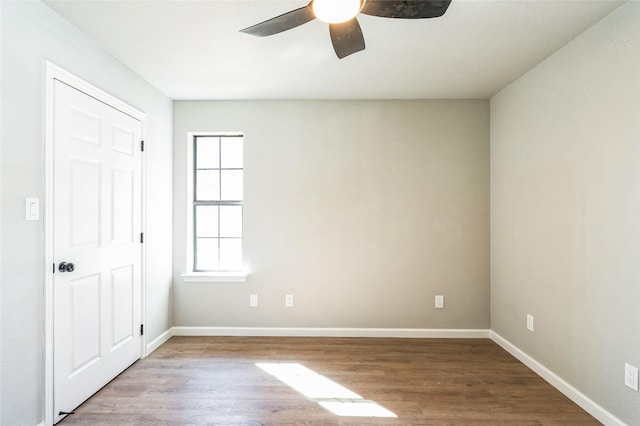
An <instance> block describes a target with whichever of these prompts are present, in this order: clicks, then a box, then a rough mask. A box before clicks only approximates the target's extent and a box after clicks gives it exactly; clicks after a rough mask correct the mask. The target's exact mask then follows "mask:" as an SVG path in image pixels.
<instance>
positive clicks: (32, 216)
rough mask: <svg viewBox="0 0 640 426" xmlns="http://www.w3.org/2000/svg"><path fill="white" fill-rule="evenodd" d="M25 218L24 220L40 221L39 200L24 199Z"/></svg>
mask: <svg viewBox="0 0 640 426" xmlns="http://www.w3.org/2000/svg"><path fill="white" fill-rule="evenodd" d="M25 218H26V220H40V199H39V198H26V199H25Z"/></svg>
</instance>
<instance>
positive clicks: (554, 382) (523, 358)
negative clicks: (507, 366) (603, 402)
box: [490, 330, 625, 426]
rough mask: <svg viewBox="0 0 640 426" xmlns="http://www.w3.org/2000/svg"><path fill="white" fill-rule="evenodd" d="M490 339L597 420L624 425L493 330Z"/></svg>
mask: <svg viewBox="0 0 640 426" xmlns="http://www.w3.org/2000/svg"><path fill="white" fill-rule="evenodd" d="M490 339H491V340H493V341H494V342H495V343H497V344H498V345H500V346H501V347H502V348H503V349H504V350H506V351H507V352H509V353H510V354H511V355H513V356H514V357H515V358H516V359H518V361H520V362H522V363H523V364H524V365H526V366H527V367H529V368H530V369H531V370H533V372H534V373H536V374H537V375H539V376H540V377H542V378H543V379H544V380H546V381H547V382H548V383H549V384H550V385H551V386H553V387H554V388H556V389H558V390H559V391H560V392H562V393H563V394H564V395H565V396H566V397H567V398H569V399H571V400H572V401H573V402H575V403H576V404H578V405H579V406H580V407H582V409H583V410H585V411H586V412H587V413H589V414H591V415H592V416H593V417H595V418H596V419H597V420H598V421H600V422H602V423H603V424H605V425H607V426H625V423H624V422H623V421H622V420H620V419H619V418H617V417H616V416H614V415H613V414H611V413H610V412H608V411H607V410H605V409H604V408H602V407H601V406H600V405H598V404H597V403H595V402H594V401H593V400H591V399H590V398H588V397H587V396H586V395H585V394H583V393H582V392H580V391H579V390H578V389H576V388H574V387H573V386H571V385H570V384H569V383H567V382H566V381H565V380H564V379H562V378H561V377H560V376H558V375H557V374H555V373H554V372H553V371H551V370H549V369H548V368H547V367H545V366H544V365H542V364H540V363H539V362H538V361H536V360H535V359H533V358H532V357H531V356H529V355H527V354H526V353H525V352H523V351H522V350H521V349H520V348H518V347H517V346H515V345H513V344H512V343H511V342H509V341H508V340H506V339H505V338H504V337H502V336H500V335H499V334H498V333H496V332H495V331H493V330H491V332H490Z"/></svg>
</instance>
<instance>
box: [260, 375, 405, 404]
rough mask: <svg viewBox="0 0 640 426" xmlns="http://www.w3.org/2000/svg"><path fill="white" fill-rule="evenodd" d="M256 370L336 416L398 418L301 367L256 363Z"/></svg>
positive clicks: (331, 381)
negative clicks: (267, 374) (258, 369)
mask: <svg viewBox="0 0 640 426" xmlns="http://www.w3.org/2000/svg"><path fill="white" fill-rule="evenodd" d="M256 366H257V367H259V368H261V369H262V370H263V371H265V372H267V373H269V374H271V375H272V376H274V377H276V378H277V379H278V380H280V381H281V382H283V383H285V384H286V385H288V386H290V387H291V388H293V389H295V390H296V391H298V392H300V393H301V394H303V395H304V396H306V397H307V398H309V399H311V400H313V401H315V402H317V403H318V404H320V405H321V406H322V407H324V408H326V409H327V410H329V411H331V412H332V413H334V414H335V415H337V416H344V417H398V416H396V415H395V414H394V413H392V412H391V411H389V410H387V409H386V408H384V407H382V406H381V405H379V404H376V403H375V402H373V401H368V400H365V399H364V398H362V397H361V396H360V395H358V394H357V393H354V392H352V391H350V390H349V389H347V388H345V387H344V386H341V385H339V384H338V383H336V382H334V381H333V380H330V379H328V378H326V377H324V376H323V375H321V374H318V373H316V372H315V371H313V370H311V369H309V368H307V367H305V366H304V365H302V364H298V363H257V364H256Z"/></svg>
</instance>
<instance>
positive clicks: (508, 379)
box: [59, 337, 600, 426]
mask: <svg viewBox="0 0 640 426" xmlns="http://www.w3.org/2000/svg"><path fill="white" fill-rule="evenodd" d="M257 362H280V363H284V362H296V363H301V364H303V365H304V366H306V367H308V368H310V369H312V370H314V371H315V372H317V373H319V374H321V375H324V376H326V377H327V378H329V379H331V380H333V381H335V382H337V383H339V384H340V385H342V386H344V387H346V388H348V389H350V390H351V391H353V392H355V393H357V394H359V395H361V396H362V397H363V398H364V399H366V400H370V401H374V402H376V403H377V404H380V405H382V406H383V407H385V408H387V409H388V410H390V411H392V412H393V413H395V414H396V415H397V416H398V417H397V418H368V417H339V416H337V415H335V414H332V413H331V412H329V411H327V410H326V409H324V408H323V407H321V406H320V405H319V404H318V403H317V402H315V401H313V400H310V399H307V398H306V397H304V396H303V395H301V394H300V393H298V392H297V391H295V390H293V389H292V388H290V387H289V386H287V385H286V384H284V383H282V382H280V381H279V380H278V379H277V378H275V377H273V376H271V375H269V374H267V373H265V372H264V371H263V370H261V369H259V368H258V367H256V365H255V363H257ZM59 424H60V425H63V426H66V425H73V424H83V425H101V424H105V425H107V424H111V425H113V424H117V425H599V424H600V423H599V422H598V421H596V420H595V419H594V418H593V417H591V416H590V415H589V414H587V413H586V412H585V411H583V410H582V409H581V408H580V407H578V406H577V405H576V404H574V403H573V402H571V401H570V400H569V399H568V398H566V397H565V396H564V395H562V394H561V393H560V392H558V391H557V390H556V389H554V388H553V387H552V386H551V385H549V384H548V383H546V382H545V381H544V380H542V379H541V378H540V377H539V376H537V375H536V374H535V373H533V372H532V371H531V370H529V369H528V368H527V367H525V366H524V365H523V364H521V363H520V362H519V361H517V360H516V359H515V358H513V357H512V356H511V355H509V354H508V353H507V352H505V351H504V350H503V349H502V348H500V347H499V346H498V345H496V344H495V343H493V342H492V341H490V340H488V339H372V338H366V339H364V338H282V337H277V338H273V337H173V338H171V339H170V340H169V341H168V342H167V343H165V344H164V345H162V346H161V347H160V348H158V349H157V350H156V351H155V352H153V353H152V354H151V355H150V356H149V357H147V358H145V359H143V360H140V361H138V362H137V363H135V364H134V365H132V366H131V367H130V368H129V369H127V370H126V371H124V372H123V373H122V374H121V375H120V376H118V377H117V378H116V379H115V380H113V381H112V382H111V383H109V384H108V385H107V386H105V387H104V388H103V389H102V390H100V391H99V392H97V393H96V394H95V395H94V396H93V397H92V398H90V399H89V400H87V401H86V402H85V403H84V404H83V405H81V406H80V407H78V408H77V409H76V410H75V414H73V415H70V416H67V418H66V419H64V420H63V421H62V422H60V423H59Z"/></svg>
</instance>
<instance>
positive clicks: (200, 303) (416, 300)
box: [174, 101, 489, 329]
mask: <svg viewBox="0 0 640 426" xmlns="http://www.w3.org/2000/svg"><path fill="white" fill-rule="evenodd" d="M488 113H489V104H488V101H247V102H242V101H235V102H214V101H211V102H207V101H199V102H198V101H175V102H174V144H175V149H174V176H175V178H174V194H175V206H174V219H175V220H174V236H175V238H174V285H175V321H176V324H175V325H177V326H252V327H256V326H258V327H259V326H267V327H409V328H472V329H483V328H487V327H488V325H489V269H488V267H489V254H488V247H489V216H488V215H489V210H488V208H489V198H488V197H489V192H488V191H489V181H488V179H489V169H488V166H489V139H488V138H489V127H488V124H489V117H488ZM189 131H242V132H244V134H245V184H244V185H245V209H244V231H245V237H244V238H245V239H244V255H245V258H246V262H247V265H248V267H249V269H250V275H249V277H248V279H247V282H246V283H244V284H243V283H233V284H226V283H210V284H200V283H198V284H196V283H184V282H183V281H182V279H181V277H180V274H181V273H183V272H184V271H185V265H186V259H185V257H186V248H185V247H186V245H185V244H186V241H187V236H186V235H185V232H186V225H185V222H186V211H187V207H186V135H187V132H189ZM251 293H257V294H258V295H259V299H260V307H259V308H249V294H251ZM286 293H290V294H293V295H294V296H295V307H294V308H293V309H286V308H284V295H285V294H286ZM436 294H444V295H445V299H446V300H445V302H446V307H445V309H444V310H436V309H434V296H435V295H436Z"/></svg>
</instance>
